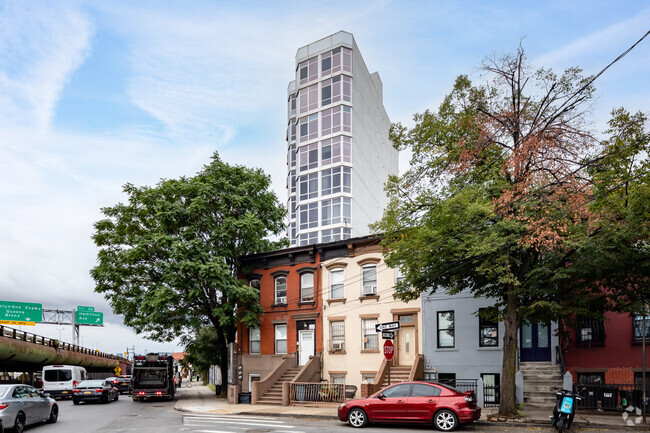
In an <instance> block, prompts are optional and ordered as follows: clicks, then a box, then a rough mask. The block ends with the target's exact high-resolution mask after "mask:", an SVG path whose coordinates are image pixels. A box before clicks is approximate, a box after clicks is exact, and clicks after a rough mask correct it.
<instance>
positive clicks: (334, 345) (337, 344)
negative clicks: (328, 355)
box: [332, 341, 344, 352]
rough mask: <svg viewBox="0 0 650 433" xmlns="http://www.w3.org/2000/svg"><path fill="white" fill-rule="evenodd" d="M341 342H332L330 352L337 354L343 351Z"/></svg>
mask: <svg viewBox="0 0 650 433" xmlns="http://www.w3.org/2000/svg"><path fill="white" fill-rule="evenodd" d="M343 343H344V342H343V341H332V350H333V351H335V352H337V351H340V350H343Z"/></svg>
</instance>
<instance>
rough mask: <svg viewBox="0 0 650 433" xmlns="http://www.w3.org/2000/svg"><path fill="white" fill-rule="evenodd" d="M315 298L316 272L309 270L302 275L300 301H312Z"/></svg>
mask: <svg viewBox="0 0 650 433" xmlns="http://www.w3.org/2000/svg"><path fill="white" fill-rule="evenodd" d="M313 300H314V274H313V273H311V272H309V273H305V274H302V275H300V301H301V302H311V301H313Z"/></svg>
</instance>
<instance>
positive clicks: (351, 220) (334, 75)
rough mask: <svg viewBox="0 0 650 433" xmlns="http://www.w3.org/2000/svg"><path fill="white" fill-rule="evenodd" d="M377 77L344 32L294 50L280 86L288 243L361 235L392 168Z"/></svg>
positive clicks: (381, 202) (378, 211) (379, 205)
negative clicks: (290, 77)
mask: <svg viewBox="0 0 650 433" xmlns="http://www.w3.org/2000/svg"><path fill="white" fill-rule="evenodd" d="M382 99H383V93H382V82H381V80H380V78H379V74H377V73H376V72H375V73H373V74H370V73H369V72H368V69H367V68H366V65H365V63H364V61H363V58H362V57H361V54H360V52H359V49H358V47H357V45H356V43H355V41H354V37H353V36H352V34H350V33H347V32H343V31H341V32H338V33H335V34H333V35H331V36H328V37H326V38H324V39H321V40H319V41H316V42H313V43H311V44H309V45H307V46H304V47H302V48H300V49H298V52H297V54H296V79H295V80H294V81H292V82H291V83H289V87H288V100H287V101H288V123H287V166H288V173H287V189H288V202H287V209H288V214H289V221H288V233H287V234H288V237H289V239H290V241H291V245H308V244H314V243H322V242H331V241H337V240H344V239H350V238H352V237H359V236H365V235H368V234H369V229H368V224H370V223H372V222H374V221H377V220H378V219H379V218H380V217H381V215H382V212H383V209H384V207H385V206H386V204H387V202H388V199H387V197H386V193H385V192H384V184H385V183H386V181H387V180H388V176H389V175H390V174H395V175H396V174H397V172H398V152H397V150H396V149H394V148H393V146H392V144H391V142H390V140H389V138H388V131H389V129H390V120H389V119H388V115H387V114H386V110H385V109H384V106H383V102H382Z"/></svg>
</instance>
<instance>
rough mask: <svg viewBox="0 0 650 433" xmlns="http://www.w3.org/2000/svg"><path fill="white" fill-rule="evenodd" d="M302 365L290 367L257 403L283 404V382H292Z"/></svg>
mask: <svg viewBox="0 0 650 433" xmlns="http://www.w3.org/2000/svg"><path fill="white" fill-rule="evenodd" d="M300 369H301V367H294V368H290V369H288V370H287V371H285V372H284V374H283V375H282V376H281V377H280V379H278V381H277V382H275V383H274V384H273V386H272V387H271V388H269V389H268V391H266V393H264V395H263V396H262V398H260V399H258V400H257V402H256V404H273V405H276V406H282V382H291V381H292V380H293V378H294V377H296V375H297V374H298V373H299V372H300Z"/></svg>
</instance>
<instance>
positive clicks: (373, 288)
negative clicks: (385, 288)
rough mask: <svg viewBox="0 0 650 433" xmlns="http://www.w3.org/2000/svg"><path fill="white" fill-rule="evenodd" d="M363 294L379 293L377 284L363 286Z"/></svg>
mask: <svg viewBox="0 0 650 433" xmlns="http://www.w3.org/2000/svg"><path fill="white" fill-rule="evenodd" d="M361 294H362V295H376V294H377V286H376V285H374V286H370V285H368V286H363V290H362V293H361Z"/></svg>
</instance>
